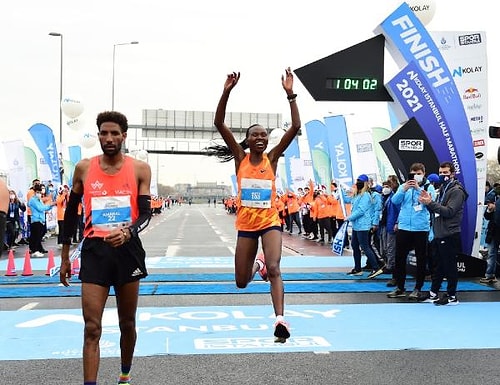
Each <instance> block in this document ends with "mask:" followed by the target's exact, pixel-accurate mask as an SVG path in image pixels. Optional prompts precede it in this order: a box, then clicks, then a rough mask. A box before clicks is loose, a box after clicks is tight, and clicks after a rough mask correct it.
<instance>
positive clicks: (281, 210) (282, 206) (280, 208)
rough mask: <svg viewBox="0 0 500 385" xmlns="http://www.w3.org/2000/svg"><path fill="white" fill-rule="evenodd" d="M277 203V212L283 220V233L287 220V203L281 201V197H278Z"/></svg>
mask: <svg viewBox="0 0 500 385" xmlns="http://www.w3.org/2000/svg"><path fill="white" fill-rule="evenodd" d="M275 202H276V210H278V215H279V217H280V220H281V231H283V228H284V227H285V218H286V211H285V203H284V202H283V201H282V200H281V197H280V196H279V195H276V198H275Z"/></svg>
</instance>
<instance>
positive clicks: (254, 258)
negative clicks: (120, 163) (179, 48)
mask: <svg viewBox="0 0 500 385" xmlns="http://www.w3.org/2000/svg"><path fill="white" fill-rule="evenodd" d="M239 79H240V73H239V72H233V73H231V74H228V75H227V78H226V81H225V83H224V88H223V91H222V95H221V97H220V99H219V102H218V104H217V110H216V112H215V118H214V125H215V127H217V130H218V132H219V133H220V135H221V136H222V138H223V139H224V142H225V146H217V145H215V146H210V147H209V148H208V152H207V155H214V156H217V157H218V158H219V159H221V160H222V161H229V160H233V161H234V164H235V170H236V179H237V186H238V209H237V212H236V228H237V230H238V238H237V241H236V253H235V257H234V261H235V280H236V286H238V287H239V288H245V287H246V286H247V285H248V284H249V283H250V282H251V281H252V279H253V277H254V275H255V273H256V272H257V271H258V272H259V274H260V275H261V277H262V278H263V279H265V278H264V277H266V278H267V279H268V280H269V282H270V283H271V300H272V303H273V308H274V314H275V317H276V320H275V323H274V337H275V340H274V341H275V342H278V343H284V342H286V340H287V339H288V338H290V328H289V326H288V323H287V322H286V321H285V318H284V315H285V314H284V312H285V300H284V297H285V290H284V285H283V278H282V276H281V267H280V263H281V252H282V232H281V221H280V218H279V216H278V211H277V210H276V206H275V205H276V201H275V198H276V171H277V168H278V161H279V159H280V157H281V155H282V154H283V152H284V151H285V150H286V148H287V147H288V146H289V145H290V143H291V142H292V140H293V139H294V138H295V136H296V135H297V133H298V132H299V129H300V126H301V122H300V115H299V109H298V107H297V103H296V98H297V95H296V94H294V93H293V83H294V82H293V73H292V70H291V69H290V67H288V68H287V69H286V70H285V75H282V77H281V85H282V87H283V89H284V91H285V92H286V95H287V99H286V100H287V104H289V105H290V114H291V118H292V124H291V125H290V127H289V128H288V129H287V131H286V132H285V133H284V134H283V136H282V137H281V139H280V141H279V142H278V144H276V145H275V146H274V147H273V148H271V149H270V150H269V151H266V150H267V146H268V144H269V134H268V132H267V129H266V128H265V127H263V126H262V125H261V124H253V125H251V126H250V127H248V129H247V131H246V133H245V139H244V141H241V142H238V141H237V140H236V138H235V137H234V134H233V132H232V131H231V128H230V127H228V126H227V124H226V123H225V122H224V120H225V116H226V107H227V102H228V100H229V95H230V93H231V91H232V90H233V88H234V87H235V86H236V84H238V81H239ZM246 149H249V151H248V152H247V151H245V150H246ZM297 206H298V204H297ZM297 211H298V207H297ZM259 240H260V241H261V244H262V249H263V250H265V254H260V253H259V254H258V249H259Z"/></svg>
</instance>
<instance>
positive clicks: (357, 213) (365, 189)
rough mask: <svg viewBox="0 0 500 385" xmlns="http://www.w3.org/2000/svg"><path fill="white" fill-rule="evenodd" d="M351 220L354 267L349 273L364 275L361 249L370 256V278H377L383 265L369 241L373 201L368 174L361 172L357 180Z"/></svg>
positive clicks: (348, 218) (352, 199)
mask: <svg viewBox="0 0 500 385" xmlns="http://www.w3.org/2000/svg"><path fill="white" fill-rule="evenodd" d="M346 220H348V221H350V222H351V225H352V234H351V246H352V252H353V257H354V268H353V269H352V270H351V271H350V272H349V273H348V274H349V275H363V271H362V270H361V250H360V248H361V249H362V250H363V252H364V253H365V255H366V257H367V258H368V263H369V264H370V266H372V269H373V270H372V271H371V272H370V274H368V278H375V277H376V276H378V275H380V274H382V272H383V267H378V262H377V257H376V256H375V254H374V252H373V250H372V249H371V247H370V243H369V239H370V237H369V233H370V231H372V226H373V201H372V196H371V194H370V187H369V185H368V176H367V175H365V174H361V175H360V176H358V178H357V180H356V188H355V192H354V195H353V197H352V198H351V214H350V215H349V216H348V217H347V218H346Z"/></svg>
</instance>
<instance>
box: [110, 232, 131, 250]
mask: <svg viewBox="0 0 500 385" xmlns="http://www.w3.org/2000/svg"><path fill="white" fill-rule="evenodd" d="M130 237H131V235H130V231H129V230H128V229H127V230H125V229H115V230H113V231H111V233H110V234H109V235H108V236H107V237H105V238H104V242H106V243H109V245H110V246H112V247H119V246H122V245H123V244H124V243H126V242H128V241H129V240H130Z"/></svg>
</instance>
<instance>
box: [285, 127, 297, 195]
mask: <svg viewBox="0 0 500 385" xmlns="http://www.w3.org/2000/svg"><path fill="white" fill-rule="evenodd" d="M292 159H300V150H299V140H298V139H297V136H296V137H295V138H294V139H293V140H292V142H291V143H290V145H289V146H288V147H287V148H286V150H285V173H286V180H287V182H288V188H290V190H292V191H295V192H297V188H298V187H300V185H299V186H295V184H296V183H295V180H294V178H293V177H292Z"/></svg>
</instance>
